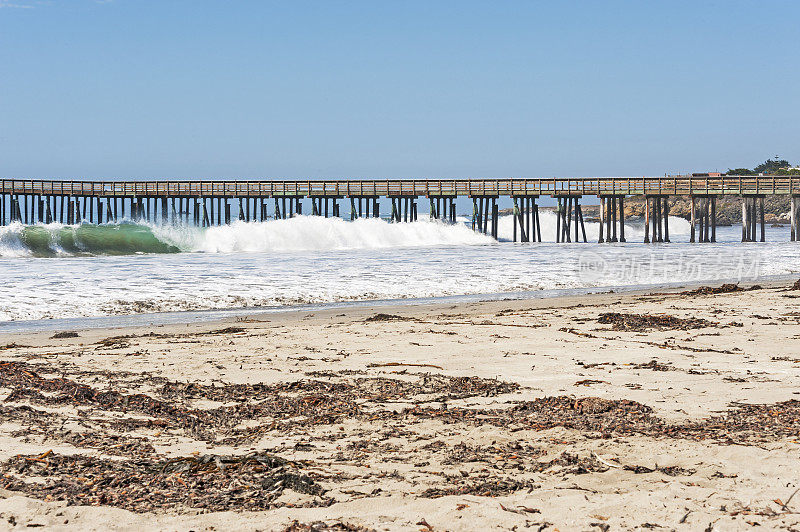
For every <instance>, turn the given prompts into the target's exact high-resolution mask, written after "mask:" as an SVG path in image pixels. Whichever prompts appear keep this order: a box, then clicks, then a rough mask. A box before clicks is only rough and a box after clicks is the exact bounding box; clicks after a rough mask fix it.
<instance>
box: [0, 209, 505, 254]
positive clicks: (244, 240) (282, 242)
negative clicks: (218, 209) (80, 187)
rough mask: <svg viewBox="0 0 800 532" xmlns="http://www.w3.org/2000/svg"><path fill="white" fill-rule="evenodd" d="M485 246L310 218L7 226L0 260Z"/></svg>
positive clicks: (442, 231)
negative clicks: (215, 223) (214, 224)
mask: <svg viewBox="0 0 800 532" xmlns="http://www.w3.org/2000/svg"><path fill="white" fill-rule="evenodd" d="M492 242H494V240H492V239H491V238H489V237H487V236H485V235H481V234H478V233H475V232H473V231H472V230H471V229H469V228H468V227H466V226H464V225H462V224H456V225H448V224H444V223H440V222H436V221H429V220H420V221H417V222H412V223H399V224H392V223H388V222H386V221H384V220H381V219H377V218H362V219H359V220H356V221H353V222H349V221H348V222H346V221H344V220H342V219H339V218H321V217H317V216H297V217H295V218H291V219H288V220H271V221H267V222H240V221H236V222H234V223H232V224H231V225H227V226H219V227H209V228H198V227H191V226H183V225H177V226H172V225H167V226H159V225H149V224H142V223H133V222H123V223H114V224H101V225H96V224H86V223H84V224H80V225H62V224H57V223H54V224H47V225H31V226H26V225H22V224H19V223H14V224H12V225H10V226H6V227H0V257H24V256H33V257H58V256H81V255H85V256H94V255H131V254H137V253H146V254H154V253H181V252H205V253H232V252H279V251H315V250H320V251H326V250H343V249H372V248H374V249H380V248H393V247H415V246H453V245H456V246H457V245H480V244H488V243H492Z"/></svg>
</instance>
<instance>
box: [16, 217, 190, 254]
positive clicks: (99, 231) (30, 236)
mask: <svg viewBox="0 0 800 532" xmlns="http://www.w3.org/2000/svg"><path fill="white" fill-rule="evenodd" d="M180 251H181V250H180V248H178V247H177V246H175V245H172V244H169V243H166V242H163V241H162V240H159V239H158V237H156V235H155V234H154V233H153V230H152V228H150V227H148V226H146V225H139V224H134V223H119V224H104V225H95V224H81V225H74V226H62V225H59V224H51V225H33V226H23V225H19V224H15V225H12V226H9V227H3V228H0V257H2V256H20V255H26V256H34V257H54V256H59V255H131V254H134V253H178V252H180Z"/></svg>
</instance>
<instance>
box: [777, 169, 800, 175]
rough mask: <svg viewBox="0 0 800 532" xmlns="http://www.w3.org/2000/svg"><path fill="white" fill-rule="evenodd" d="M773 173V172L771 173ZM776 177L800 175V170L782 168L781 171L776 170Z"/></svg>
mask: <svg viewBox="0 0 800 532" xmlns="http://www.w3.org/2000/svg"><path fill="white" fill-rule="evenodd" d="M771 173H773V172H771ZM774 174H775V175H800V168H781V169H780V170H775V172H774Z"/></svg>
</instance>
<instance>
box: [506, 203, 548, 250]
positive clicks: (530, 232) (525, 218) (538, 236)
mask: <svg viewBox="0 0 800 532" xmlns="http://www.w3.org/2000/svg"><path fill="white" fill-rule="evenodd" d="M538 198H539V196H512V197H511V199H512V200H513V202H514V212H513V218H514V242H516V241H517V229H519V241H520V242H541V241H542V228H541V226H540V224H539V205H537V204H536V200H537V199H538Z"/></svg>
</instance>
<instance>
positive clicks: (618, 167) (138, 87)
mask: <svg viewBox="0 0 800 532" xmlns="http://www.w3.org/2000/svg"><path fill="white" fill-rule="evenodd" d="M0 6H1V7H0V175H2V176H4V177H74V178H78V177H88V178H100V177H125V178H129V177H132V178H159V177H206V178H213V177H229V178H235V177H242V178H245V177H251V178H254V177H297V178H306V177H308V178H314V177H377V178H379V177H392V178H395V177H457V176H458V177H508V176H511V177H536V176H568V175H581V176H589V175H658V174H663V173H665V172H667V173H673V172H687V171H701V170H706V169H711V170H713V169H720V170H725V169H726V168H727V167H728V166H731V167H736V166H748V167H752V166H754V165H755V164H756V163H757V162H759V161H763V160H764V159H765V158H767V157H770V156H773V155H776V154H777V155H780V156H782V157H783V158H787V159H789V160H790V161H792V162H795V163H796V162H798V161H799V160H800V2H796V1H752V2H737V1H716V2H698V1H691V2H678V1H666V2H645V1H631V2H599V1H597V2H590V1H587V2H556V1H552V2H534V1H520V2H514V1H496V2H495V1H484V2H471V1H465V0H460V1H452V2H448V1H436V0H426V1H407V0H404V1H400V0H398V1H395V2H391V1H376V0H373V1H364V2H346V1H335V0H330V1H319V2H304V1H290V0H286V1H284V2H267V1H236V2H228V1H223V0H218V1H210V0H158V1H156V0H107V1H95V0H38V1H35V0H0Z"/></svg>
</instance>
